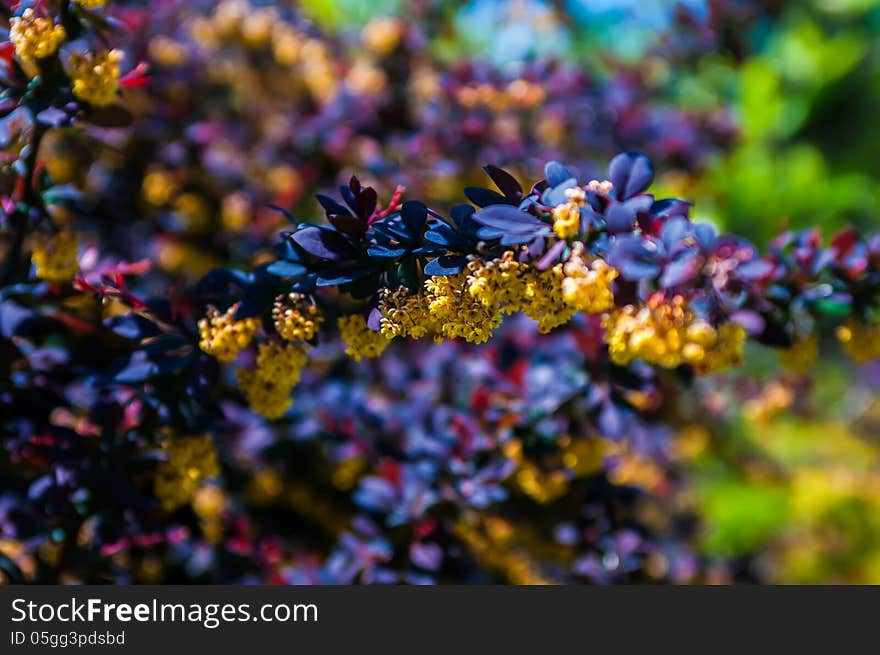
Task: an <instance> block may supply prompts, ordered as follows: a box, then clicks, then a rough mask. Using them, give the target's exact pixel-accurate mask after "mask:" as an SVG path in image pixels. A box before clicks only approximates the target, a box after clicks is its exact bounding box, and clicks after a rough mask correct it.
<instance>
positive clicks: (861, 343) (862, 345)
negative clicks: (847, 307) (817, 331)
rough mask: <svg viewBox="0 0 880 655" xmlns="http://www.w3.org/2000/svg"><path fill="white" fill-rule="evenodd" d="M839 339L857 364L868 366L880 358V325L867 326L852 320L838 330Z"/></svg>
mask: <svg viewBox="0 0 880 655" xmlns="http://www.w3.org/2000/svg"><path fill="white" fill-rule="evenodd" d="M837 338H838V340H839V341H840V343H841V344H843V349H844V350H845V351H846V353H847V354H848V355H849V356H850V357H851V358H852V360H853V361H854V362H856V363H857V364H866V363H867V362H870V361H871V360H872V359H876V358H877V357H880V323H878V324H877V325H867V324H865V323H860V322H859V321H857V320H855V319H850V320H849V321H847V323H846V324H845V325H841V326H840V327H839V328H837Z"/></svg>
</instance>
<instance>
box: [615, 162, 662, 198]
mask: <svg viewBox="0 0 880 655" xmlns="http://www.w3.org/2000/svg"><path fill="white" fill-rule="evenodd" d="M608 179H609V180H611V183H612V184H613V185H614V196H615V197H616V198H617V199H618V200H626V199H627V198H631V197H632V196H635V195H637V194H639V193H641V192H642V191H644V190H645V189H647V188H648V187H649V186H651V182H653V181H654V167H653V166H652V165H651V161H650V160H649V159H648V158H647V157H645V155H643V154H642V153H640V152H625V153H621V154H619V155H617V156H616V157H615V158H614V159H612V160H611V165H610V166H609V168H608Z"/></svg>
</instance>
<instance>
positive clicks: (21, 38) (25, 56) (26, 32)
mask: <svg viewBox="0 0 880 655" xmlns="http://www.w3.org/2000/svg"><path fill="white" fill-rule="evenodd" d="M66 38H67V32H66V31H65V29H64V26H63V25H56V24H55V22H54V21H53V20H52V19H51V18H44V17H40V16H37V15H36V14H35V13H34V10H33V9H30V8H29V9H25V10H24V12H23V13H22V15H21V16H15V17H13V18H11V19H10V20H9V40H10V41H11V42H12V44H13V45H14V46H15V54H16V55H18V57H19V58H20V59H22V60H23V61H31V60H34V59H45V58H46V57H51V56H52V55H54V54H55V53H56V52H57V51H58V48H59V47H60V46H61V44H62V43H63V42H64V39H66Z"/></svg>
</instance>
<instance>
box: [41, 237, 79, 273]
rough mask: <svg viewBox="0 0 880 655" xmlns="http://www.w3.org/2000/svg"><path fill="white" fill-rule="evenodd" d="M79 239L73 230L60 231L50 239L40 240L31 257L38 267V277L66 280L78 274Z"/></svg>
mask: <svg viewBox="0 0 880 655" xmlns="http://www.w3.org/2000/svg"><path fill="white" fill-rule="evenodd" d="M77 246H78V240H77V238H76V234H75V233H73V232H59V233H58V234H56V235H55V236H54V237H52V238H50V239H44V240H42V241H40V242H38V243H37V244H36V245H35V247H34V251H33V254H32V255H31V258H32V260H33V262H34V265H35V266H36V267H37V277H38V278H40V279H42V280H48V281H50V282H66V281H67V280H70V279H72V278H73V276H74V275H76V272H77V271H78V270H79V263H78V262H77V259H76V253H77Z"/></svg>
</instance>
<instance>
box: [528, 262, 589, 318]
mask: <svg viewBox="0 0 880 655" xmlns="http://www.w3.org/2000/svg"><path fill="white" fill-rule="evenodd" d="M564 279H565V273H564V272H563V265H562V264H556V265H555V266H553V267H552V268H548V269H547V270H545V271H539V270H538V269H536V268H529V269H528V270H527V272H526V283H525V291H524V297H525V300H526V303H525V304H524V305H523V313H524V314H525V315H526V316H528V317H529V318H531V319H533V320H535V321H537V322H538V331H539V332H541V333H542V334H546V333H548V332H550V330H553V329H554V328H557V327H559V326H560V325H564V324H565V323H568V321H570V320H571V317H572V316H574V315H575V313H577V310H575V308H574V307H572V306H571V305H569V304H568V303H567V302H566V301H565V298H564V297H563V294H562V282H563V280H564Z"/></svg>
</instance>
